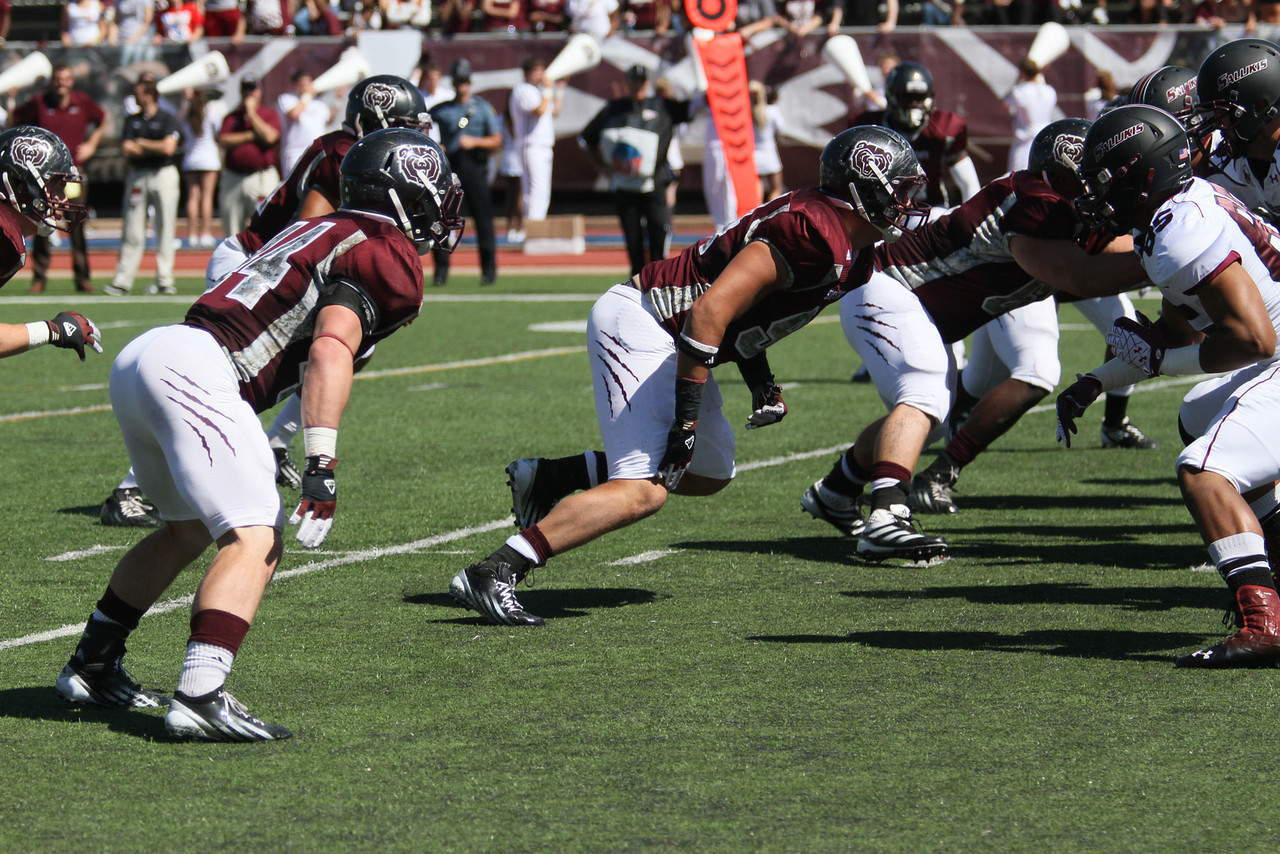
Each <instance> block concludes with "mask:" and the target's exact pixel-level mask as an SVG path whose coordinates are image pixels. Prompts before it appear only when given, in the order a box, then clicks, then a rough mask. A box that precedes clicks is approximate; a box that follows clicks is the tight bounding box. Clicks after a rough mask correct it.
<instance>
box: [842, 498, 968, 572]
mask: <svg viewBox="0 0 1280 854" xmlns="http://www.w3.org/2000/svg"><path fill="white" fill-rule="evenodd" d="M858 555H859V556H860V557H863V558H865V559H867V560H870V561H881V560H884V559H885V558H902V559H904V560H924V561H927V560H933V559H934V558H941V557H947V556H948V554H947V541H946V540H944V539H943V538H942V537H934V536H930V535H928V534H925V533H922V532H921V531H920V530H919V529H918V528H917V527H916V525H915V523H914V521H913V520H912V518H911V510H910V508H908V507H907V506H906V505H905V504H894V505H893V506H892V507H890V508H889V509H888V510H884V509H881V510H872V511H871V515H870V516H869V517H868V518H867V524H866V526H865V527H864V528H863V529H862V536H860V537H859V538H858Z"/></svg>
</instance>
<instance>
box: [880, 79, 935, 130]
mask: <svg viewBox="0 0 1280 854" xmlns="http://www.w3.org/2000/svg"><path fill="white" fill-rule="evenodd" d="M884 99H885V103H886V105H887V110H886V113H885V114H886V116H887V117H888V119H889V126H890V127H892V128H893V129H894V130H896V131H898V132H899V133H901V134H903V135H904V136H906V137H907V138H908V139H915V138H916V137H917V136H919V135H920V131H922V130H924V126H925V125H926V124H928V122H929V116H930V115H931V114H932V113H933V75H932V74H930V73H929V69H927V68H925V67H924V66H923V65H921V64H920V63H918V62H900V63H898V64H897V65H895V66H894V67H893V68H892V69H890V71H889V73H888V74H886V75H885V78H884Z"/></svg>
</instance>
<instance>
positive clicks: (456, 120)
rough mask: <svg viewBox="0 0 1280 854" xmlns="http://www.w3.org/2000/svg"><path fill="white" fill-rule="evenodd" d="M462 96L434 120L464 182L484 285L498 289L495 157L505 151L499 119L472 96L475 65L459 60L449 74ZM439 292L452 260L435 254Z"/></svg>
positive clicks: (439, 108) (436, 110) (434, 112)
mask: <svg viewBox="0 0 1280 854" xmlns="http://www.w3.org/2000/svg"><path fill="white" fill-rule="evenodd" d="M449 76H450V77H452V78H453V88H454V90H455V91H456V92H457V95H456V96H455V97H454V98H453V100H451V101H446V102H444V103H443V104H437V105H436V106H434V107H432V108H431V119H432V121H434V122H435V124H436V127H437V128H439V130H440V144H441V145H442V146H443V147H444V150H445V153H446V154H447V155H448V156H449V164H450V165H451V166H453V171H454V174H456V175H457V176H458V180H459V181H460V182H462V191H463V193H464V194H465V201H466V206H467V213H468V214H469V215H470V217H471V219H472V220H473V221H474V222H475V227H476V243H477V245H478V247H479V250H480V284H482V285H492V284H493V283H494V282H495V281H496V280H497V277H498V258H497V240H496V238H495V237H494V232H493V195H492V193H491V192H490V189H489V155H490V153H492V152H494V151H496V150H497V149H498V148H499V147H501V145H502V129H501V127H500V126H499V124H498V121H499V120H498V114H497V112H495V111H494V109H493V106H492V105H490V104H489V102H488V101H486V100H485V99H484V98H479V97H476V96H474V95H472V94H471V63H470V62H469V61H468V60H466V59H456V60H454V63H453V67H452V68H451V69H449ZM433 255H434V257H435V267H436V271H435V277H434V284H435V285H437V286H440V285H444V284H447V283H448V281H449V254H448V253H447V252H442V251H435V252H433Z"/></svg>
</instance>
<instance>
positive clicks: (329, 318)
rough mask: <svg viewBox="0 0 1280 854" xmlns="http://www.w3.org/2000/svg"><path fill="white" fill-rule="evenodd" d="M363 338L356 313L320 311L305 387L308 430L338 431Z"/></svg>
mask: <svg viewBox="0 0 1280 854" xmlns="http://www.w3.org/2000/svg"><path fill="white" fill-rule="evenodd" d="M361 338H362V332H361V328H360V318H359V317H358V316H357V315H356V313H355V312H354V311H352V310H351V309H349V308H346V307H345V306H340V305H327V306H325V307H324V308H322V309H320V313H319V315H318V316H317V317H316V329H315V334H314V336H313V337H312V339H311V352H310V356H309V358H308V360H307V371H306V375H305V379H304V380H303V384H302V424H303V427H304V428H306V427H329V428H333V429H337V427H338V424H339V422H340V421H341V420H342V411H343V410H344V409H346V406H347V400H348V399H349V398H350V396H351V378H352V376H354V373H355V371H354V361H355V354H356V353H357V352H359V350H360V341H361Z"/></svg>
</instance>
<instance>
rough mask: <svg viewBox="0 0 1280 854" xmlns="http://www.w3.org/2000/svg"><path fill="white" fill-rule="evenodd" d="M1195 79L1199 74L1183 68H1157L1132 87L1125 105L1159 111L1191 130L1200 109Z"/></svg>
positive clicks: (1178, 66)
mask: <svg viewBox="0 0 1280 854" xmlns="http://www.w3.org/2000/svg"><path fill="white" fill-rule="evenodd" d="M1196 77H1197V75H1196V72H1194V71H1192V70H1191V69H1190V68H1183V67H1182V66H1180V65H1166V66H1165V67H1163V68H1157V69H1156V70H1155V71H1153V72H1151V73H1150V74H1148V75H1147V76H1145V77H1143V78H1142V79H1140V80H1139V81H1138V82H1137V83H1134V84H1133V88H1132V89H1130V90H1129V99H1128V101H1127V102H1126V103H1129V104H1146V105H1147V106H1148V107H1158V108H1159V109H1161V110H1164V111H1165V112H1166V113H1168V114H1169V115H1171V116H1173V117H1174V118H1175V119H1177V120H1178V121H1180V122H1182V126H1183V127H1185V128H1187V129H1190V128H1191V124H1192V121H1191V119H1192V116H1193V115H1194V114H1195V112H1196V110H1197V108H1198V107H1199V106H1200V98H1199V96H1198V94H1197V87H1196Z"/></svg>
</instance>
